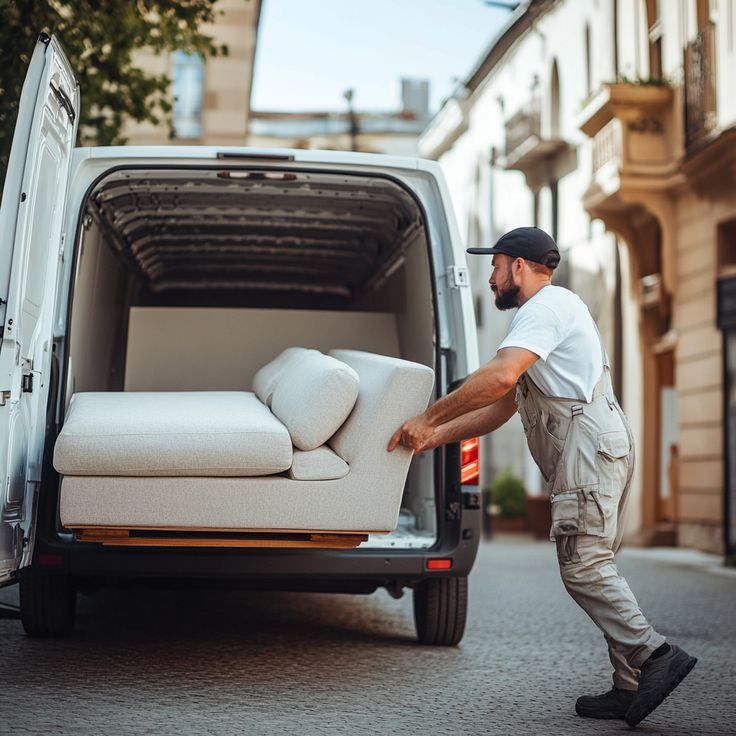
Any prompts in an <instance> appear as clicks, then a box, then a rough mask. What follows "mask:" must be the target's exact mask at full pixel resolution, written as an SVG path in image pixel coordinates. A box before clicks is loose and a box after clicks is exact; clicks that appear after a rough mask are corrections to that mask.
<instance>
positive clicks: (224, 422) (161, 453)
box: [54, 391, 293, 476]
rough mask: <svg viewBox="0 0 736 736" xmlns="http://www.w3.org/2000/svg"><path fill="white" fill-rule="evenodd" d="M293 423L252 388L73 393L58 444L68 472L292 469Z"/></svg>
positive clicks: (57, 463)
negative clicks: (289, 427)
mask: <svg viewBox="0 0 736 736" xmlns="http://www.w3.org/2000/svg"><path fill="white" fill-rule="evenodd" d="M292 449H293V448H292V443H291V438H290V437H289V432H288V431H287V429H286V427H285V426H284V425H283V424H282V423H281V422H280V421H279V420H278V419H277V418H276V417H275V416H274V415H273V414H271V412H270V411H269V410H268V408H267V407H266V406H264V405H263V404H262V403H261V402H260V401H259V400H258V398H257V397H256V396H255V394H253V393H251V392H246V391H195V392H100V393H96V392H94V393H92V392H91V393H79V394H75V395H74V397H73V398H72V401H71V404H70V406H69V411H68V413H67V417H66V421H65V423H64V427H63V428H62V430H61V433H60V435H59V437H58V439H57V441H56V447H55V448H54V467H55V468H56V470H58V471H59V472H60V473H62V474H64V475H95V476H121V475H123V476H252V475H253V476H254V475H270V474H272V473H282V472H283V471H285V470H287V469H288V468H289V467H291V463H292Z"/></svg>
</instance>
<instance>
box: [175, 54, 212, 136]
mask: <svg viewBox="0 0 736 736" xmlns="http://www.w3.org/2000/svg"><path fill="white" fill-rule="evenodd" d="M172 77H173V92H174V111H173V112H174V137H175V138H200V137H201V136H202V93H203V86H204V61H203V60H202V57H201V56H199V54H187V53H185V52H183V51H175V52H174V71H173V74H172Z"/></svg>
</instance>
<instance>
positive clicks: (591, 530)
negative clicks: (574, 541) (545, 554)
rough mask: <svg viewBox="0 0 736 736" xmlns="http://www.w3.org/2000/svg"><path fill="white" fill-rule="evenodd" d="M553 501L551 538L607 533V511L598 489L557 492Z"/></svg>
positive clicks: (599, 535)
mask: <svg viewBox="0 0 736 736" xmlns="http://www.w3.org/2000/svg"><path fill="white" fill-rule="evenodd" d="M551 501H552V530H551V531H550V538H552V539H556V538H558V537H570V536H578V535H580V534H590V535H592V536H594V537H602V536H604V535H605V533H606V512H605V509H604V508H603V503H602V501H601V498H600V496H599V494H598V492H597V491H596V490H592V489H582V488H581V489H577V490H574V491H564V492H562V493H556V494H555V495H554V496H552V498H551Z"/></svg>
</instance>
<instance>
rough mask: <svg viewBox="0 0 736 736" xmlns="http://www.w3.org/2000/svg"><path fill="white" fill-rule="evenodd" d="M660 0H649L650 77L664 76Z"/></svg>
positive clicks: (658, 77)
mask: <svg viewBox="0 0 736 736" xmlns="http://www.w3.org/2000/svg"><path fill="white" fill-rule="evenodd" d="M659 4H660V3H659V0H647V27H648V29H649V77H650V78H651V79H661V78H662V18H661V15H660V8H659Z"/></svg>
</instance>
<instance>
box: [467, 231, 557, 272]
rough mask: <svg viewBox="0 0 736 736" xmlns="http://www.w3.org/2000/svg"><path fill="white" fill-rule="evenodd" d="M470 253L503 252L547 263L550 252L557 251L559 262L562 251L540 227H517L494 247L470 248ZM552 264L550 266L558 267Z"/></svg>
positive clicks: (502, 237) (503, 236) (501, 238)
mask: <svg viewBox="0 0 736 736" xmlns="http://www.w3.org/2000/svg"><path fill="white" fill-rule="evenodd" d="M467 252H468V253H490V254H493V253H503V254H504V255H507V256H511V257H512V258H525V259H526V260H527V261H535V262H537V263H542V264H544V265H546V264H545V260H546V257H547V256H548V255H549V254H550V253H556V254H557V256H558V258H557V263H559V255H560V251H559V248H558V247H557V243H555V241H554V240H553V239H552V237H551V236H550V235H548V234H547V233H546V232H544V230H540V229H539V228H538V227H517V228H516V229H514V230H509V232H507V233H506V234H505V235H502V236H501V237H500V238H499V239H498V240H497V241H496V244H495V245H494V246H493V247H492V248H468V249H467ZM557 263H555V265H554V266H552V265H550V268H556V266H557Z"/></svg>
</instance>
